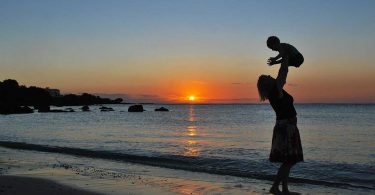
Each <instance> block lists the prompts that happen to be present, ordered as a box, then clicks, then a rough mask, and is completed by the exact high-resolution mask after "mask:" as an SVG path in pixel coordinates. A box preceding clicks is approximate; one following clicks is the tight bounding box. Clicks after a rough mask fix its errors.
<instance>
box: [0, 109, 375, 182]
mask: <svg viewBox="0 0 375 195" xmlns="http://www.w3.org/2000/svg"><path fill="white" fill-rule="evenodd" d="M160 106H165V107H167V108H169V109H170V110H171V111H170V112H154V111H153V110H154V109H155V108H157V107H160ZM111 107H113V108H114V109H115V111H114V112H100V110H99V106H92V107H91V110H92V111H91V112H80V111H78V112H74V113H34V114H25V115H0V124H1V125H0V140H1V141H13V142H26V143H32V144H40V145H48V146H64V147H69V148H84V149H90V150H92V151H105V152H108V154H109V156H110V155H116V154H119V153H120V154H126V155H127V157H126V158H132V156H134V157H146V158H141V161H142V160H144V161H145V164H150V163H149V162H146V161H149V160H152V161H158V160H160V162H156V164H157V165H159V166H165V167H173V168H176V169H185V170H191V171H203V172H208V173H213V174H227V175H234V176H241V177H255V178H259V179H270V178H272V175H274V174H275V171H276V170H277V168H278V164H273V163H270V162H269V161H268V155H269V151H270V146H271V139H272V130H273V126H274V123H275V114H274V112H273V111H272V109H271V107H270V105H146V106H145V109H146V110H147V111H146V112H143V113H129V112H127V109H128V105H111ZM73 108H74V109H76V110H78V107H73ZM296 110H297V112H298V116H297V117H298V127H299V129H300V134H301V139H302V144H303V150H304V156H305V162H303V163H299V164H297V165H296V166H295V167H294V168H293V169H292V173H291V175H292V177H293V178H296V179H295V180H296V181H299V182H306V183H312V184H317V185H334V186H338V187H340V186H342V187H347V186H349V185H351V186H354V187H358V188H370V189H375V166H374V165H375V122H374V121H375V105H369V104H364V105H354V104H338V105H334V104H328V105H327V104H298V105H296ZM94 154H95V153H94ZM101 154H102V153H100V154H99V153H98V155H101ZM98 157H99V156H98ZM148 157H150V158H148ZM125 160H126V159H125ZM153 163H154V164H155V162H153Z"/></svg>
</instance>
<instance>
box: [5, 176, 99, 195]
mask: <svg viewBox="0 0 375 195" xmlns="http://www.w3.org/2000/svg"><path fill="white" fill-rule="evenodd" d="M0 194H13V195H17V194H70V195H81V194H82V195H100V193H96V192H91V191H87V190H83V189H79V188H74V187H71V186H68V185H63V184H59V183H57V182H54V181H52V180H49V179H42V178H35V177H26V176H14V175H0Z"/></svg>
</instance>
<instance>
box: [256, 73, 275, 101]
mask: <svg viewBox="0 0 375 195" xmlns="http://www.w3.org/2000/svg"><path fill="white" fill-rule="evenodd" d="M275 82H276V81H275V79H274V78H272V77H271V76H270V75H261V76H260V77H259V79H258V84H257V86H258V93H259V97H260V101H265V100H266V99H268V95H269V93H270V91H271V90H272V88H273V87H274V85H275Z"/></svg>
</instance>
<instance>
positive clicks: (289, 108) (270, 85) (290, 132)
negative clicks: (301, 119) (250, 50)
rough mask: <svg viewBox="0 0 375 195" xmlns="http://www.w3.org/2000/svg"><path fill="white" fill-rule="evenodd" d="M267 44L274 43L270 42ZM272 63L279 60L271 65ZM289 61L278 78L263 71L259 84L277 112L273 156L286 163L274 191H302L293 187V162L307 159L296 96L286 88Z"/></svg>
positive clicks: (276, 192) (277, 178)
mask: <svg viewBox="0 0 375 195" xmlns="http://www.w3.org/2000/svg"><path fill="white" fill-rule="evenodd" d="M270 38H271V37H270ZM271 39H272V38H271ZM268 41H269V40H268ZM278 44H280V42H278ZM267 45H268V46H270V45H269V44H268V43H267ZM278 47H279V46H278ZM289 59H290V58H289ZM271 60H272V59H271ZM272 64H276V63H271V64H270V65H272ZM288 65H289V64H288V62H287V61H284V63H282V65H281V68H280V69H281V70H280V71H279V75H278V77H277V78H276V79H274V78H272V77H271V76H269V75H261V76H260V77H259V79H258V84H257V87H258V92H259V96H260V100H261V101H265V100H267V99H268V100H269V102H270V104H271V106H272V108H273V110H274V111H275V113H276V124H275V127H274V129H273V136H272V147H271V153H270V156H269V160H270V161H271V162H279V163H282V164H281V166H280V168H279V170H278V172H277V175H276V178H275V180H274V183H273V185H272V187H271V189H270V193H272V194H298V193H294V192H290V191H289V189H288V177H289V172H290V169H291V168H292V166H293V165H295V164H296V163H297V162H300V161H303V152H302V145H301V139H300V135H299V130H298V128H297V117H296V116H297V112H296V110H295V108H294V105H293V102H294V99H293V97H292V96H291V95H290V94H289V93H287V92H286V91H285V90H283V89H282V87H283V86H284V84H285V81H286V74H287V72H288V71H287V66H288ZM283 68H286V71H285V70H282V69H283ZM280 183H282V192H281V191H280V190H279V185H280Z"/></svg>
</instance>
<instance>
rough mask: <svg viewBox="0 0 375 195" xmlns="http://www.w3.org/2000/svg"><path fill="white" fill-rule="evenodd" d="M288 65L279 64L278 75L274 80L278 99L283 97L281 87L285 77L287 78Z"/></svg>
mask: <svg viewBox="0 0 375 195" xmlns="http://www.w3.org/2000/svg"><path fill="white" fill-rule="evenodd" d="M288 71H289V70H288V65H287V64H286V63H281V66H280V69H279V74H278V75H277V78H276V86H277V90H278V91H279V98H282V97H283V87H284V85H285V83H286V77H287V76H288Z"/></svg>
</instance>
